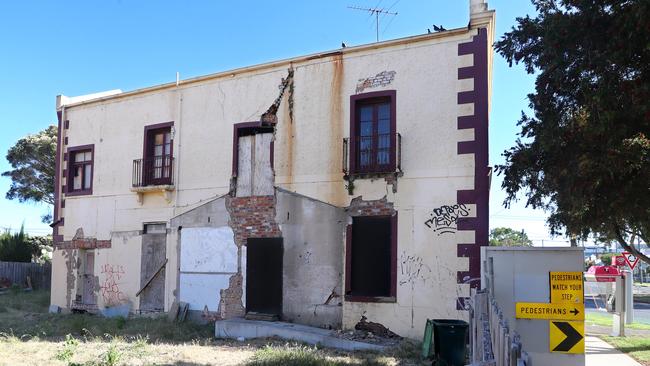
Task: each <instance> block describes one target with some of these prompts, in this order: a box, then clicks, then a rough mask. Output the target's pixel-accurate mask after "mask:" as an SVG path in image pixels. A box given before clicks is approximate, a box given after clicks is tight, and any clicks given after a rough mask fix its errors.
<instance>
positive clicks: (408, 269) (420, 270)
mask: <svg viewBox="0 0 650 366" xmlns="http://www.w3.org/2000/svg"><path fill="white" fill-rule="evenodd" d="M400 270H401V272H402V276H401V279H400V281H399V284H400V286H401V285H405V284H407V283H410V284H411V286H413V285H415V282H416V281H422V282H426V281H427V280H428V279H429V278H430V277H431V268H429V266H427V265H426V264H425V263H424V261H423V260H422V257H419V256H414V255H407V254H406V252H404V253H402V256H401V258H400Z"/></svg>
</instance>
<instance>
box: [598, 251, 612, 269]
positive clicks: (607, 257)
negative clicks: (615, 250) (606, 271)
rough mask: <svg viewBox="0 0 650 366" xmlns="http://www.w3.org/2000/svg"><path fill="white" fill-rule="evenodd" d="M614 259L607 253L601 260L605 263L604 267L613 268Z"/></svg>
mask: <svg viewBox="0 0 650 366" xmlns="http://www.w3.org/2000/svg"><path fill="white" fill-rule="evenodd" d="M612 257H613V255H612V254H611V253H605V254H602V255H601V256H600V260H601V261H602V262H603V265H605V266H611V265H612Z"/></svg>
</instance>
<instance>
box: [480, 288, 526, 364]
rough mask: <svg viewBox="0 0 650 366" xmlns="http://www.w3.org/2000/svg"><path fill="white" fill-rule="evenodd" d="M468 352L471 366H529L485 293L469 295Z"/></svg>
mask: <svg viewBox="0 0 650 366" xmlns="http://www.w3.org/2000/svg"><path fill="white" fill-rule="evenodd" d="M469 312H470V350H471V357H472V359H471V361H472V365H475V366H531V365H532V363H531V360H530V357H528V354H527V353H526V352H524V351H523V350H522V345H521V340H520V338H519V335H518V334H517V333H516V332H510V330H509V328H508V322H507V321H506V320H505V319H504V317H503V314H502V312H501V310H500V309H499V306H498V304H497V303H496V302H495V301H494V299H492V298H491V297H490V295H489V292H488V291H487V290H483V291H478V292H476V293H475V294H473V295H472V300H471V301H470V302H469Z"/></svg>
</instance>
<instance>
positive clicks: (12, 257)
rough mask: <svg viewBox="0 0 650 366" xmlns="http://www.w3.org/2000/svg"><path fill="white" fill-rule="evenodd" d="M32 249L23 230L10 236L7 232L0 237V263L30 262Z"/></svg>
mask: <svg viewBox="0 0 650 366" xmlns="http://www.w3.org/2000/svg"><path fill="white" fill-rule="evenodd" d="M32 252H33V250H32V248H31V246H30V245H29V241H28V240H27V235H26V234H25V231H24V230H23V228H22V227H21V228H20V232H17V233H15V234H12V233H11V232H9V230H7V231H5V232H4V233H3V234H1V235H0V261H5V262H31V261H32Z"/></svg>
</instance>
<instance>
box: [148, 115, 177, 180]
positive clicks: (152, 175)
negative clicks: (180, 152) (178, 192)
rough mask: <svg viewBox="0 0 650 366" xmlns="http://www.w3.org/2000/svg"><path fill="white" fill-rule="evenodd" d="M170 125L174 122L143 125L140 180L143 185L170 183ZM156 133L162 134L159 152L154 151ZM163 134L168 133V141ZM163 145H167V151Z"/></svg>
mask: <svg viewBox="0 0 650 366" xmlns="http://www.w3.org/2000/svg"><path fill="white" fill-rule="evenodd" d="M172 127H174V122H165V123H158V124H155V125H149V126H145V127H144V144H143V149H142V182H143V184H144V185H145V186H152V185H169V184H172V174H173V169H172V163H173V159H172V158H173V156H174V138H173V137H172ZM158 134H163V144H162V153H161V154H156V152H155V148H156V145H157V144H156V141H155V137H156V135H158ZM165 134H169V142H165V138H164V136H165ZM165 145H169V150H168V152H167V150H166V146H165Z"/></svg>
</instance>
